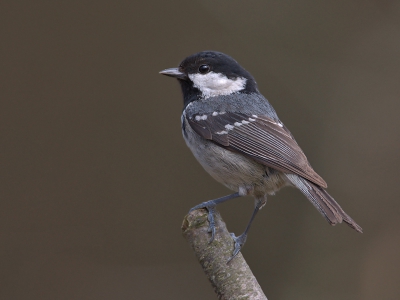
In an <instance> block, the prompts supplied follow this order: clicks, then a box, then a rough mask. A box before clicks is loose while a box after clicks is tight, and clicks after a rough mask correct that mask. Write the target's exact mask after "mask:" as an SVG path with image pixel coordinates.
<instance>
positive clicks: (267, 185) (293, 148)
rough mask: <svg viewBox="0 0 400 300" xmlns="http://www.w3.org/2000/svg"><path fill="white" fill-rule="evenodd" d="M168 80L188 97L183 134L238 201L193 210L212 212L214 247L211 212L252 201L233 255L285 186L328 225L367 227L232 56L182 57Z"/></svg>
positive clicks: (206, 204)
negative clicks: (335, 192)
mask: <svg viewBox="0 0 400 300" xmlns="http://www.w3.org/2000/svg"><path fill="white" fill-rule="evenodd" d="M160 73H161V74H163V75H167V76H170V77H174V78H176V79H178V81H179V83H180V86H181V88H182V93H183V103H184V108H183V112H182V117H181V121H182V132H183V137H184V139H185V142H186V144H187V146H188V147H189V148H190V150H191V151H192V152H193V154H194V156H195V157H196V159H197V160H198V161H199V163H200V164H201V165H202V166H203V168H204V169H205V170H206V171H207V172H208V173H209V174H210V175H211V176H212V177H213V178H214V179H215V180H217V181H218V182H220V183H222V184H223V185H225V186H226V187H228V188H229V189H231V190H233V191H235V193H234V194H231V195H228V196H225V197H221V198H218V199H214V200H210V201H206V202H203V203H201V204H199V205H197V206H195V207H193V208H192V209H191V211H192V210H194V209H198V208H206V209H207V210H208V220H209V223H210V225H209V232H210V233H211V239H210V242H212V241H213V239H214V236H215V223H214V210H215V206H216V205H217V204H219V203H222V202H225V201H227V200H229V199H232V198H236V197H239V196H246V195H251V196H253V197H254V198H255V209H254V211H253V214H252V216H251V218H250V221H249V223H248V225H247V227H246V229H245V231H244V232H243V233H242V234H241V235H240V236H238V237H236V236H235V235H234V234H232V238H233V239H234V241H235V248H234V251H233V255H232V257H231V258H230V260H231V259H232V258H233V257H235V256H236V255H237V254H238V253H239V251H240V249H241V247H243V245H244V243H245V242H246V238H247V234H248V231H249V228H250V225H251V223H252V221H253V219H254V217H255V215H256V214H257V212H258V211H259V210H260V209H261V208H262V207H263V206H264V205H265V203H266V201H267V195H274V194H275V192H277V191H278V190H279V189H281V188H282V187H284V186H294V187H297V188H298V189H299V190H300V191H301V192H302V193H303V194H304V195H305V196H306V197H307V198H308V200H310V201H311V203H312V204H313V205H314V206H315V207H316V208H317V209H318V211H319V212H320V213H321V214H322V215H323V216H324V217H325V219H326V220H327V221H328V222H329V224H331V225H336V224H337V223H341V222H342V221H344V222H345V223H347V224H348V225H349V226H350V227H351V228H353V229H355V230H356V231H358V232H362V228H361V227H360V226H359V225H358V224H357V223H356V222H354V221H353V219H352V218H350V216H349V215H348V214H346V213H345V212H344V211H343V209H342V208H341V207H340V205H339V204H338V203H337V202H336V201H335V200H334V199H333V198H332V197H331V196H330V195H329V194H328V193H327V192H326V190H325V188H326V187H327V184H326V182H325V181H324V180H323V179H322V178H321V176H319V175H318V174H317V173H316V172H315V171H314V170H313V168H312V167H311V165H310V164H309V162H308V161H307V158H306V156H305V155H304V153H303V151H302V150H301V149H300V147H299V145H298V144H297V143H296V141H295V139H294V137H293V135H292V134H291V133H290V131H289V130H288V129H287V128H286V126H285V125H283V123H282V122H281V120H279V118H278V116H277V114H276V112H275V110H274V108H273V107H272V106H271V104H270V103H269V102H268V100H267V99H266V98H264V96H263V95H261V93H260V92H259V91H258V88H257V83H256V81H255V80H254V78H253V76H252V75H251V74H250V73H249V72H248V71H246V70H245V69H244V68H243V67H241V66H240V65H239V64H238V63H237V62H236V61H235V60H234V59H233V58H232V57H230V56H228V55H226V54H224V53H220V52H215V51H203V52H199V53H196V54H193V55H191V56H189V57H187V58H185V59H184V60H183V61H182V62H181V63H180V64H179V67H178V68H171V69H166V70H163V71H161V72H160Z"/></svg>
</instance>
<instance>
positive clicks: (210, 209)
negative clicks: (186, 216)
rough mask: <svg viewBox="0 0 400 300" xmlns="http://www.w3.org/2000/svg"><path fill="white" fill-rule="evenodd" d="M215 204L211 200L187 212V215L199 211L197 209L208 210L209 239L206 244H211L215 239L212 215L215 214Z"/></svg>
mask: <svg viewBox="0 0 400 300" xmlns="http://www.w3.org/2000/svg"><path fill="white" fill-rule="evenodd" d="M215 206H216V204H215V202H214V201H213V200H210V201H207V202H203V203H200V204H199V205H196V206H195V207H192V208H191V209H190V210H189V213H191V212H192V211H194V210H196V209H199V208H205V209H207V210H208V217H207V219H208V223H209V224H210V225H209V226H208V230H207V232H209V233H211V238H210V240H209V241H208V243H212V241H213V240H214V237H215V219H214V214H215Z"/></svg>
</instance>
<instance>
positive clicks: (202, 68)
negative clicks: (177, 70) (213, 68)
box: [199, 65, 210, 74]
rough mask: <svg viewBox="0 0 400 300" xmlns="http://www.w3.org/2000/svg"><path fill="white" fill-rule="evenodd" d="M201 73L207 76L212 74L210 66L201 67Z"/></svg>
mask: <svg viewBox="0 0 400 300" xmlns="http://www.w3.org/2000/svg"><path fill="white" fill-rule="evenodd" d="M199 72H200V73H201V74H206V73H208V72H210V66H209V65H201V66H200V67H199Z"/></svg>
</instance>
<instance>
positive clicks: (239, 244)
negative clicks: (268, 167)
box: [228, 198, 267, 263]
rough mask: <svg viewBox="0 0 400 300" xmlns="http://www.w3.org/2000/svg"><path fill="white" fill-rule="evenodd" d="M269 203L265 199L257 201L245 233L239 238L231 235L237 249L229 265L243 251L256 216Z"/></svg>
mask: <svg viewBox="0 0 400 300" xmlns="http://www.w3.org/2000/svg"><path fill="white" fill-rule="evenodd" d="M266 202H267V199H266V198H263V199H257V200H256V204H255V207H254V210H253V214H252V215H251V218H250V221H249V223H248V224H247V227H246V229H245V231H244V232H243V233H242V234H241V235H239V236H238V237H237V236H235V234H234V233H231V236H232V238H233V240H234V241H235V249H234V250H233V253H232V256H231V257H230V258H229V259H228V263H229V262H230V261H231V260H232V259H233V258H234V257H235V256H236V255H238V253H239V251H240V249H242V247H243V245H244V243H246V239H247V233H248V232H249V229H250V226H251V223H252V222H253V220H254V218H255V216H256V214H257V213H258V211H259V210H260V209H261V208H262V207H263V206H264V205H265V203H266Z"/></svg>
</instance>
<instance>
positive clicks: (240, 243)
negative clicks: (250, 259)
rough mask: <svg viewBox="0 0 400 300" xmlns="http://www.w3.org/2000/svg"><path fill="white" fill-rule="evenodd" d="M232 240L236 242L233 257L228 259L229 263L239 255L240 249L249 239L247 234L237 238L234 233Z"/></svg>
mask: <svg viewBox="0 0 400 300" xmlns="http://www.w3.org/2000/svg"><path fill="white" fill-rule="evenodd" d="M231 237H232V239H233V240H234V241H235V249H233V253H232V256H231V257H230V258H229V259H228V263H229V262H230V261H231V260H232V259H234V258H235V256H236V255H238V254H239V252H240V249H242V247H243V246H244V243H246V239H247V234H246V233H243V234H241V235H239V236H235V234H234V233H231Z"/></svg>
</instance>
